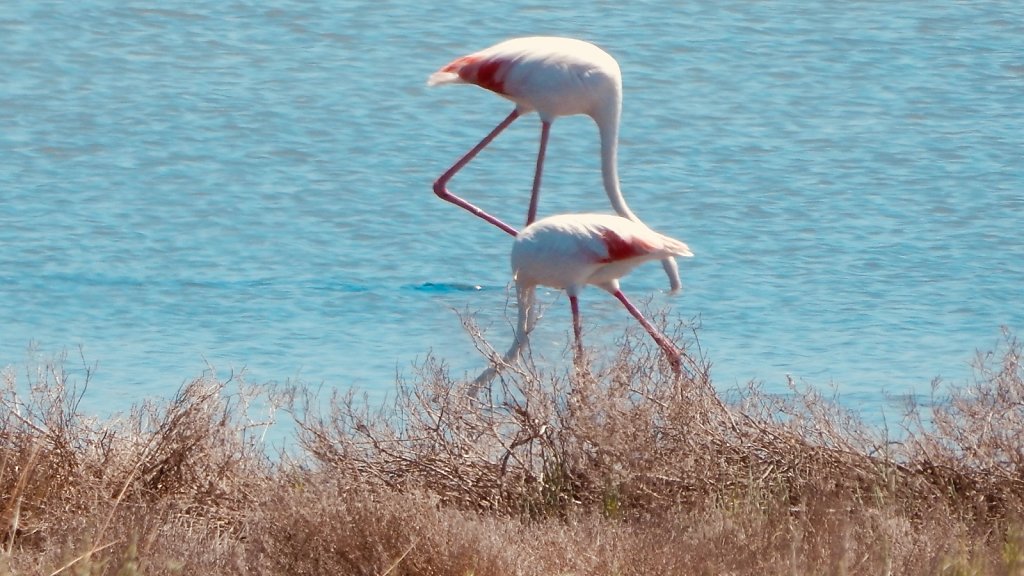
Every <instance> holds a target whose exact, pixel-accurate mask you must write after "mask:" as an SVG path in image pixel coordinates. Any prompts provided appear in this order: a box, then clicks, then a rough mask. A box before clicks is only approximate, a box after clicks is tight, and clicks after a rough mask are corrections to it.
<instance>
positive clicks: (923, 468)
mask: <svg viewBox="0 0 1024 576" xmlns="http://www.w3.org/2000/svg"><path fill="white" fill-rule="evenodd" d="M642 336H643V335H642V334H635V333H628V334H627V335H626V336H625V337H624V338H623V340H622V342H621V343H620V344H621V345H620V347H619V350H620V352H619V354H618V356H616V357H614V358H611V359H609V360H607V361H605V362H604V363H599V364H597V365H595V366H594V367H593V368H592V369H591V370H589V371H580V372H575V373H572V374H545V373H544V372H543V371H541V370H539V369H538V368H537V367H535V366H530V365H526V366H525V367H519V368H513V369H510V370H506V371H505V372H503V373H502V376H501V377H500V378H499V379H497V380H495V382H494V383H493V384H492V387H491V388H490V389H489V390H488V391H487V394H486V396H484V397H483V398H481V399H479V400H478V399H474V398H470V397H469V396H468V395H467V391H468V387H469V385H470V384H469V383H468V382H465V381H462V380H459V379H453V378H452V377H451V376H450V375H449V373H448V370H447V369H446V367H445V366H444V364H443V363H442V362H440V361H439V360H437V359H434V358H431V359H428V360H427V361H426V362H425V363H424V365H423V366H421V367H420V370H418V372H417V376H416V377H415V378H414V379H413V380H404V381H400V382H399V383H398V387H397V389H396V391H395V394H394V395H393V397H392V399H391V400H390V401H389V402H388V403H386V404H384V405H371V404H370V403H368V402H367V401H365V400H364V399H360V398H357V397H356V396H354V395H353V394H352V393H339V394H336V395H334V396H333V397H331V398H322V397H319V396H317V395H316V394H313V393H311V392H310V391H308V390H288V391H282V390H280V389H277V390H275V389H270V388H259V387H250V386H247V385H246V384H245V383H244V382H238V381H234V380H230V379H229V380H228V381H227V382H219V381H216V380H213V379H209V378H200V379H197V380H195V381H193V382H191V383H189V384H188V385H186V386H184V387H182V389H181V390H179V391H178V393H177V394H176V395H175V397H174V398H172V399H170V400H167V401H164V402H158V403H156V402H154V403H146V404H144V405H142V406H140V407H139V408H138V409H136V410H134V411H132V412H131V413H130V414H128V415H126V416H124V417H123V418H121V419H115V420H110V421H103V422H98V421H93V420H89V419H88V418H86V417H85V416H84V415H82V414H81V413H80V411H79V410H78V399H79V398H80V392H76V390H75V389H74V388H73V387H72V386H71V385H70V384H69V381H68V377H67V375H66V374H65V373H64V372H63V371H62V370H61V368H60V366H61V362H60V361H58V362H55V363H54V365H52V366H49V367H47V368H46V369H44V370H41V371H39V372H37V373H35V374H33V375H31V376H30V377H28V378H27V381H26V382H21V383H19V382H18V381H17V378H16V377H15V376H14V374H13V373H12V372H10V371H8V372H6V373H4V379H3V380H4V388H3V389H2V390H0V574H5V573H12V574H46V575H48V574H58V573H68V574H124V575H131V574H200V573H201V574H243V573H244V574H359V575H384V574H390V575H411V574H436V575H458V576H467V575H474V576H483V575H492V574H493V575H499V574H501V575H505V574H522V575H533V574H538V575H540V574H566V575H568V574H575V575H589V574H594V575H597V574H602V575H603V574H820V573H833V574H910V575H914V574H950V575H954V574H956V575H959V574H1000V575H1002V574H1006V575H1011V574H1024V522H1022V518H1024V466H1022V465H1024V368H1022V365H1021V362H1020V354H1021V347H1020V345H1019V344H1018V343H1017V341H1016V340H1015V339H1014V338H1013V337H1012V336H1011V335H1007V337H1006V340H1005V343H1004V346H1003V348H1002V349H1001V350H998V351H996V352H994V353H990V354H986V355H982V356H979V358H978V365H977V370H976V378H975V381H973V382H971V383H969V384H965V385H962V386H959V387H952V388H949V387H942V389H941V390H939V389H936V398H935V399H934V401H933V402H932V403H930V404H929V405H928V406H915V405H909V406H908V407H907V415H906V418H905V419H904V420H903V421H902V422H901V423H899V424H898V428H897V427H896V426H894V428H896V429H898V433H895V434H889V433H888V432H887V431H885V430H879V429H877V428H874V427H871V426H867V425H865V424H863V423H862V422H861V421H859V420H858V419H857V418H856V417H855V416H854V415H853V414H851V413H849V412H847V411H845V410H843V409H842V408H841V407H839V406H838V405H837V404H836V403H835V402H834V401H832V399H830V398H825V397H822V396H821V395H820V394H819V393H818V392H816V391H814V390H806V389H798V388H797V387H796V386H793V388H792V390H791V391H790V393H789V394H786V395H773V394H768V393H765V392H764V391H762V390H760V389H759V388H758V387H756V386H751V387H749V388H747V389H745V390H740V391H732V392H734V393H733V394H731V395H730V397H735V398H737V399H738V400H736V401H735V402H730V403H729V404H728V405H725V404H723V403H722V402H721V401H720V399H719V396H718V395H716V393H715V391H714V390H713V389H712V387H711V381H710V375H709V366H708V363H707V362H706V360H705V359H704V358H703V357H702V356H701V354H700V351H699V349H698V348H697V346H696V340H695V338H694V337H692V336H691V337H689V338H677V340H688V341H689V342H690V349H689V350H688V351H687V356H686V362H685V364H686V367H687V370H686V371H685V376H684V377H683V378H676V377H674V376H673V373H672V371H671V369H669V367H668V366H667V365H664V364H663V363H664V359H663V358H662V356H661V353H660V350H658V349H657V348H654V349H651V347H650V346H649V345H648V344H647V341H646V339H644V338H642ZM678 336H679V334H677V337H678ZM478 344H479V345H480V348H481V350H483V351H485V352H487V351H488V350H489V349H488V348H487V346H486V343H485V342H483V341H482V340H480V341H478ZM284 392H287V394H284ZM286 401H287V402H286ZM257 405H259V406H277V405H283V406H284V407H285V408H287V409H288V410H289V411H290V412H291V413H292V414H293V415H294V416H295V419H296V423H297V427H298V438H299V441H300V444H301V447H302V450H301V451H300V453H298V454H291V455H278V456H276V457H273V458H271V457H268V456H267V455H266V452H267V448H266V446H265V445H264V444H263V442H262V440H261V437H262V436H261V435H262V433H263V431H264V430H265V428H266V424H267V422H265V421H260V422H254V421H253V417H252V413H253V412H254V411H255V408H254V406H257ZM262 420H265V418H264V419H262Z"/></svg>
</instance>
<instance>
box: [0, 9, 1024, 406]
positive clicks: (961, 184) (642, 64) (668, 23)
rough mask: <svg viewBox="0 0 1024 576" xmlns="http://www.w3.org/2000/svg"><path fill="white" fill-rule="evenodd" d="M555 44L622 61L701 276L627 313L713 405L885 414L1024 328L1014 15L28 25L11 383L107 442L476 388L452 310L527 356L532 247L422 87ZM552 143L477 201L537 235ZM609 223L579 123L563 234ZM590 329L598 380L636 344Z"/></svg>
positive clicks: (511, 14) (658, 275) (9, 59)
mask: <svg viewBox="0 0 1024 576" xmlns="http://www.w3.org/2000/svg"><path fill="white" fill-rule="evenodd" d="M533 34H556V35H566V36H575V37H580V38H585V39H589V40H591V41H594V42H596V43H598V44H599V45H601V46H603V47H604V48H606V49H607V50H608V51H609V52H611V53H612V54H613V55H615V56H616V57H617V58H618V60H619V62H620V64H621V66H622V70H623V75H624V84H625V100H624V111H623V127H622V134H621V136H622V141H621V149H620V162H621V166H620V173H621V177H622V180H623V189H624V191H625V194H626V197H627V199H628V200H629V201H630V204H631V206H632V207H633V209H634V210H635V211H636V212H637V213H638V214H639V215H640V216H641V217H642V218H644V219H645V220H646V221H647V223H648V224H649V225H651V226H652V227H654V228H655V229H658V230H660V231H662V232H665V233H668V234H670V235H672V236H674V237H677V238H680V239H682V240H684V241H686V242H687V243H688V244H689V245H690V246H691V248H693V250H694V252H695V253H696V257H695V258H693V259H691V260H687V261H683V262H682V263H681V271H682V276H683V282H684V284H685V291H684V293H683V294H682V295H679V296H667V295H665V294H663V293H662V290H663V289H664V288H665V286H666V282H665V278H664V275H663V273H662V271H661V268H660V266H658V265H657V264H651V265H647V266H646V267H644V268H641V269H639V270H637V271H636V272H635V273H634V274H633V275H632V276H630V277H629V278H627V279H626V280H625V281H624V283H623V288H624V290H625V291H626V293H627V294H629V295H631V296H633V297H634V298H635V299H637V300H640V301H642V302H645V303H646V304H647V305H648V306H650V307H651V308H654V309H664V310H667V312H668V313H669V314H670V316H671V317H672V318H681V319H686V320H690V319H693V320H694V321H699V323H700V324H701V330H700V338H701V345H702V347H703V349H704V351H705V353H706V354H707V356H708V357H709V358H710V360H711V361H712V362H713V364H714V368H713V377H714V378H715V380H716V381H717V382H718V384H719V385H720V386H722V387H730V386H732V385H734V384H736V383H738V382H739V383H742V382H746V381H747V380H750V379H759V380H763V381H764V382H765V383H766V385H767V387H768V388H769V389H777V390H782V389H784V385H785V381H786V375H787V374H788V375H791V376H792V377H794V378H795V379H797V380H802V381H805V382H807V383H810V384H814V385H823V386H824V385H828V384H829V383H832V382H834V383H835V384H836V385H837V386H838V388H839V391H840V393H841V394H842V396H843V398H845V399H846V400H847V401H849V402H850V403H851V405H854V406H861V407H865V408H867V409H870V408H871V407H873V406H876V405H878V404H879V403H880V402H882V401H883V400H884V395H885V394H886V393H891V394H905V393H927V392H928V391H929V384H930V382H931V380H932V379H933V378H935V377H941V378H943V379H944V380H946V381H952V382H961V381H964V380H966V379H967V378H968V376H969V374H970V370H969V362H970V361H971V360H972V358H973V357H974V352H975V350H989V349H991V348H992V347H993V346H994V345H995V344H997V343H998V341H999V339H1000V330H1001V327H1002V326H1007V327H1009V328H1010V329H1011V330H1013V331H1015V332H1018V333H1019V332H1020V331H1021V330H1022V329H1024V306H1022V304H1021V302H1022V299H1024V234H1022V233H1021V230H1022V229H1024V162H1022V160H1024V4H1021V3H1019V2H978V3H960V2H958V3H953V2H923V1H909V2H899V3H879V2H858V1H854V2H844V3H837V2H796V1H791V2H756V3H755V2H737V1H725V2H719V1H715V2H710V1H702V2H696V3H690V4H688V5H687V6H685V7H682V8H680V7H679V6H677V3H675V2H669V1H665V0H652V1H648V2H630V3H604V2H600V3H595V4H593V5H590V6H586V7H575V8H552V7H549V6H546V5H545V3H533V2H524V1H519V2H510V3H502V4H500V5H494V6H487V5H483V4H480V3H477V2H465V1H456V2H447V3H443V4H438V5H436V6H427V5H424V4H422V3H419V2H410V1H407V0H402V1H397V2H372V3H369V2H368V3H361V2H337V3H318V2H299V1H288V0H271V1H268V2H262V3H237V2H219V1H218V2H211V1H208V0H200V1H192V2H165V3H161V4H160V8H153V7H152V6H150V5H145V4H138V3H133V2H94V1H88V0H86V1H82V2H76V3H64V2H40V1H33V2H23V1H15V2H14V3H11V2H7V3H5V4H4V6H3V8H2V9H0V37H2V39H3V41H2V42H0V79H2V80H0V367H2V366H8V367H9V368H8V369H9V370H12V371H14V373H16V374H19V375H20V374H22V373H23V372H24V370H25V369H26V367H27V366H31V365H32V364H33V363H34V362H37V361H39V360H41V359H43V360H45V359H46V358H50V357H53V356H54V355H56V354H59V353H60V352H61V351H62V350H67V351H68V355H69V361H68V368H69V369H70V370H71V371H72V373H73V374H77V375H78V376H79V377H81V376H82V373H83V371H84V367H83V362H82V360H81V359H80V358H79V356H81V357H83V358H84V365H88V366H90V367H91V368H92V375H91V380H90V388H89V391H88V393H87V396H86V398H85V401H84V403H83V404H84V405H85V406H89V407H91V408H93V409H98V410H110V409H123V408H126V407H127V406H128V404H129V403H131V402H133V401H137V400H139V399H141V398H143V397H147V396H152V395H166V394H169V393H171V391H173V390H175V389H176V388H177V387H178V386H179V385H180V384H181V383H182V382H183V381H185V380H188V379H190V378H192V377H194V376H197V375H199V374H201V373H203V372H204V371H207V370H212V371H215V372H216V373H217V374H219V375H221V376H226V375H228V374H230V373H231V372H232V371H234V372H238V371H240V370H243V369H244V370H245V371H246V372H247V379H248V380H249V381H250V382H268V381H276V382H284V381H289V380H291V381H301V382H306V383H311V384H317V385H318V384H321V383H323V384H324V385H325V386H328V387H334V388H347V387H350V386H355V387H358V388H362V389H366V390H369V391H371V392H373V393H380V392H383V391H387V390H388V389H390V386H391V385H392V383H393V381H394V378H395V375H396V374H397V373H401V374H409V373H410V367H411V366H412V364H413V363H415V362H417V361H419V360H422V359H423V358H424V357H425V355H426V354H427V353H429V352H431V351H432V352H433V353H435V354H437V355H438V356H440V357H441V358H444V359H445V360H447V361H448V362H449V363H450V365H451V367H452V369H453V370H454V371H455V372H456V373H463V372H468V373H472V374H475V372H476V371H477V370H479V369H480V368H481V367H482V366H483V361H482V359H481V358H480V357H479V355H478V354H477V353H476V352H475V350H474V348H473V346H472V343H471V341H470V339H469V338H468V337H467V336H466V335H465V334H464V333H463V332H462V329H461V325H460V322H459V318H458V316H457V315H456V313H455V311H468V312H470V313H474V314H476V317H477V319H478V320H479V321H480V322H481V323H482V324H483V325H484V326H486V327H488V328H489V332H488V334H489V335H491V337H492V340H493V341H494V343H495V346H496V347H497V348H500V349H503V348H504V347H505V346H506V345H507V343H508V339H509V338H510V337H511V334H510V328H509V322H510V320H509V319H508V318H507V316H506V315H507V313H508V310H507V308H506V306H507V304H508V302H507V291H506V286H507V283H508V281H509V270H508V257H507V253H508V250H509V248H510V240H509V238H507V237H506V236H505V235H504V234H503V233H501V232H499V231H497V230H495V229H493V228H491V227H490V226H489V225H487V224H486V223H484V222H483V221H480V220H477V219H475V218H473V217H472V216H470V215H468V214H467V213H465V212H463V211H461V210H459V209H458V208H455V207H454V206H451V205H448V204H446V203H444V202H441V201H440V200H438V199H437V198H436V197H434V195H433V194H432V193H431V183H432V181H433V179H434V178H436V177H437V176H438V175H439V174H440V173H441V172H442V171H443V170H444V169H445V168H447V167H448V165H449V164H450V163H452V162H453V161H454V160H455V159H456V158H458V157H459V156H460V155H461V154H462V153H463V152H465V151H466V150H468V149H469V147H470V146H472V145H473V144H474V143H475V142H476V141H477V140H478V139H479V138H480V137H482V136H483V135H484V134H485V133H486V132H487V131H488V130H489V129H490V128H491V127H493V126H494V125H495V124H496V123H497V122H498V121H499V120H500V119H501V118H503V117H504V115H505V114H507V113H508V111H509V110H510V109H511V106H510V104H509V103H507V102H505V101H503V100H502V99H500V98H498V97H496V96H494V95H492V94H489V93H486V92H484V91H482V90H480V89H477V88H474V87H469V86H454V87H442V88H434V89H428V88H427V87H426V86H425V80H426V77H427V76H428V75H429V74H430V73H431V72H433V71H434V70H436V69H437V68H438V67H440V66H441V65H443V64H445V63H446V62H448V61H449V60H451V59H452V58H454V57H456V56H459V55H462V54H464V53H467V52H470V51H472V50H476V49H479V48H482V47H484V46H487V45H489V44H492V43H494V42H496V41H499V40H501V39H504V38H507V37H512V36H520V35H533ZM538 127H539V125H538V123H537V121H536V118H535V117H527V118H525V119H523V120H520V121H518V122H516V123H515V124H514V125H513V126H512V128H510V129H509V130H508V131H507V132H506V133H505V134H503V135H502V136H501V137H500V138H499V139H498V140H497V141H496V142H495V144H494V145H493V146H492V148H490V149H488V150H487V151H486V152H485V153H484V154H482V155H481V156H480V157H479V158H478V159H477V160H476V161H474V163H472V164H471V165H470V166H469V167H468V168H467V169H465V170H464V171H463V172H462V173H460V174H459V176H458V177H457V178H456V179H455V180H454V181H453V183H452V190H453V191H455V192H456V193H460V194H462V195H464V196H465V197H467V198H469V199H471V200H472V201H474V202H476V203H478V204H479V205H480V206H482V207H484V208H485V209H488V210H490V211H492V212H494V213H496V214H497V215H499V217H502V218H505V219H507V220H509V221H512V222H519V221H521V219H522V218H523V215H524V214H525V211H526V201H527V197H528V193H529V186H530V181H531V178H532V165H533V160H534V154H535V150H536V143H537V137H538V132H539V130H538ZM594 210H599V211H607V210H608V204H607V200H606V199H605V197H604V194H603V191H602V189H601V184H600V172H599V162H598V148H597V133H596V129H595V128H594V126H593V124H592V122H591V121H590V120H589V119H587V118H582V117H574V118H564V119H560V120H558V121H557V122H556V123H555V126H554V129H553V131H552V137H551V143H550V146H549V157H548V164H547V167H546V172H545V183H544V193H543V194H542V197H541V212H542V214H551V213H557V212H567V211H594ZM477 287H479V289H477ZM544 298H545V302H549V303H551V307H550V308H549V309H548V311H547V314H546V317H545V319H544V321H543V322H542V323H541V328H540V329H539V330H540V332H539V334H538V336H537V337H536V338H535V340H534V354H535V355H537V356H538V357H542V358H544V357H546V358H549V359H551V360H552V361H557V360H558V359H559V358H561V356H562V353H563V352H564V351H565V349H566V344H567V342H568V337H569V314H568V310H567V308H568V306H567V302H566V300H565V298H564V296H558V295H557V294H554V293H550V292H549V293H547V294H546V295H545V296H544ZM582 305H583V314H584V318H585V321H586V322H587V324H586V331H587V342H588V344H590V345H592V346H594V347H596V348H598V349H601V348H602V347H603V346H604V345H605V344H606V343H607V341H609V340H611V339H613V338H615V337H617V336H618V335H620V334H621V332H622V330H623V329H624V328H625V327H626V326H627V325H629V322H630V321H631V319H629V318H628V316H627V315H625V313H624V312H623V311H622V310H621V309H620V308H619V305H618V303H617V302H615V301H614V300H612V299H611V298H609V297H607V296H606V295H605V294H603V293H601V292H600V291H598V290H591V291H588V292H587V293H585V294H584V298H583V304H582ZM513 316H514V315H513Z"/></svg>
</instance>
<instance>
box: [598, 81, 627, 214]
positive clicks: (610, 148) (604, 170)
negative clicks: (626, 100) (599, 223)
mask: <svg viewBox="0 0 1024 576" xmlns="http://www.w3.org/2000/svg"><path fill="white" fill-rule="evenodd" d="M621 112H622V106H621V104H620V103H619V102H617V101H616V102H610V103H609V104H608V105H607V106H605V107H604V109H603V110H602V111H601V114H599V115H596V116H594V121H595V122H597V129H598V131H599V132H600V134H601V179H602V181H603V182H604V191H605V192H606V193H607V194H608V200H610V201H611V203H612V208H613V209H614V210H615V212H616V213H618V215H619V216H622V217H624V218H629V219H630V220H634V221H635V220H636V219H637V218H636V215H635V214H633V211H632V210H630V209H629V206H628V205H627V204H626V199H625V198H623V197H622V189H621V188H620V187H619V159H618V148H619V116H620V115H621Z"/></svg>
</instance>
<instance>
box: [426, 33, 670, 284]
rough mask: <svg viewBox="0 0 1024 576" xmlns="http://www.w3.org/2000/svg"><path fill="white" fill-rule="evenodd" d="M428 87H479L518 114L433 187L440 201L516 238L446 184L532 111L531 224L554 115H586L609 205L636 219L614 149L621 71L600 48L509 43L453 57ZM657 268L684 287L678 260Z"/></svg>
mask: <svg viewBox="0 0 1024 576" xmlns="http://www.w3.org/2000/svg"><path fill="white" fill-rule="evenodd" d="M427 83H428V84H429V85H432V86H433V85H438V84H453V83H469V84H476V85H478V86H481V87H483V88H486V89H488V90H491V91H492V92H495V93H497V94H499V95H501V96H503V97H505V98H508V99H509V100H511V101H512V102H514V103H515V109H513V110H512V112H511V113H510V114H509V115H508V117H506V118H505V120H503V121H502V122H501V123H500V124H498V126H497V127H495V128H494V130H492V131H491V132H490V133H489V134H488V135H487V136H485V137H484V139H483V140H481V141H480V143H478V144H477V145H476V146H475V147H474V148H473V149H471V150H470V151H469V152H468V153H466V155H465V156H463V157H462V158H460V159H459V160H458V161H457V162H456V163H455V164H453V165H452V167H451V168H449V169H448V170H447V171H446V172H445V173H444V174H442V175H441V176H440V177H439V178H438V179H437V181H435V182H434V193H435V194H437V195H438V196H439V197H440V198H442V199H444V200H446V201H448V202H451V203H453V204H455V205H457V206H461V207H462V208H464V209H466V210H469V211H470V212H471V213H473V214H475V215H477V216H479V217H481V218H483V219H484V220H486V221H488V222H490V223H491V224H494V225H495V226H497V227H499V228H501V229H502V230H504V231H505V232H507V233H509V234H511V235H513V236H515V234H516V231H515V228H513V227H512V226H509V225H508V224H506V223H505V222H503V221H501V220H500V219H498V218H496V217H494V216H493V215H491V214H489V213H487V212H485V211H483V210H481V209H480V208H478V207H477V206H475V205H473V204H471V203H469V202H467V201H466V200H464V199H462V198H460V197H458V196H456V195H455V194H453V193H451V192H450V191H449V190H448V181H449V180H450V179H451V178H452V177H453V176H454V175H455V174H456V173H457V172H458V171H459V170H461V169H462V168H463V167H464V166H465V165H466V164H468V163H469V162H470V160H472V159H473V158H474V157H475V156H476V155H477V154H478V153H479V152H480V151H481V150H483V149H484V148H485V147H486V146H487V145H488V144H489V143H490V142H491V141H492V140H493V139H494V138H495V137H497V135H498V134H500V133H501V132H502V131H503V130H504V129H505V128H507V127H508V126H509V125H510V124H511V123H512V122H513V121H515V119H516V118H518V117H519V116H521V115H522V114H527V113H529V112H534V111H536V112H537V114H538V115H539V116H540V120H541V137H540V147H539V149H538V152H537V165H536V171H535V172H534V178H533V189H532V192H531V195H530V205H529V208H528V210H527V216H526V224H527V225H530V224H531V223H533V221H534V220H535V219H536V217H537V204H538V200H539V197H540V185H541V177H542V174H543V169H544V155H545V151H546V150H547V142H548V135H549V133H550V129H551V123H552V122H554V120H555V118H557V117H559V116H571V115H576V114H585V115H587V116H590V117H591V118H592V119H593V120H594V122H595V123H596V124H597V127H598V131H599V133H600V137H601V175H602V180H603V182H604V188H605V192H606V193H607V195H608V199H609V200H610V201H611V204H612V208H613V209H614V210H615V212H616V213H618V214H619V215H620V216H623V217H625V218H628V219H630V220H634V221H636V222H639V219H638V218H637V217H636V215H635V214H633V212H632V211H631V210H630V209H629V206H628V205H627V204H626V200H625V198H623V196H622V191H621V188H620V185H619V175H618V159H617V154H618V152H617V150H618V140H619V119H620V116H621V112H622V74H621V71H620V70H619V65H618V63H617V62H616V61H615V59H614V58H612V57H611V56H610V55H609V54H608V53H607V52H605V51H604V50H602V49H600V48H598V47H597V46H595V45H593V44H591V43H589V42H584V41H582V40H576V39H573V38H558V37H548V36H532V37H527V38H514V39H511V40H506V41H504V42H501V43H498V44H495V45H494V46H491V47H490V48H486V49H484V50H480V51H479V52H474V53H472V54H469V55H467V56H463V57H461V58H457V59H455V60H453V61H452V62H450V63H449V64H447V65H445V66H444V67H442V68H441V69H440V70H438V71H437V72H435V73H434V74H432V75H431V76H430V78H429V79H428V81H427ZM662 263H663V266H664V267H665V272H666V273H667V274H668V277H669V282H670V285H671V289H672V291H677V290H678V289H679V288H680V286H681V284H680V282H679V271H678V268H677V267H676V263H675V260H673V259H672V257H670V256H669V257H665V258H664V259H663V260H662Z"/></svg>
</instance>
